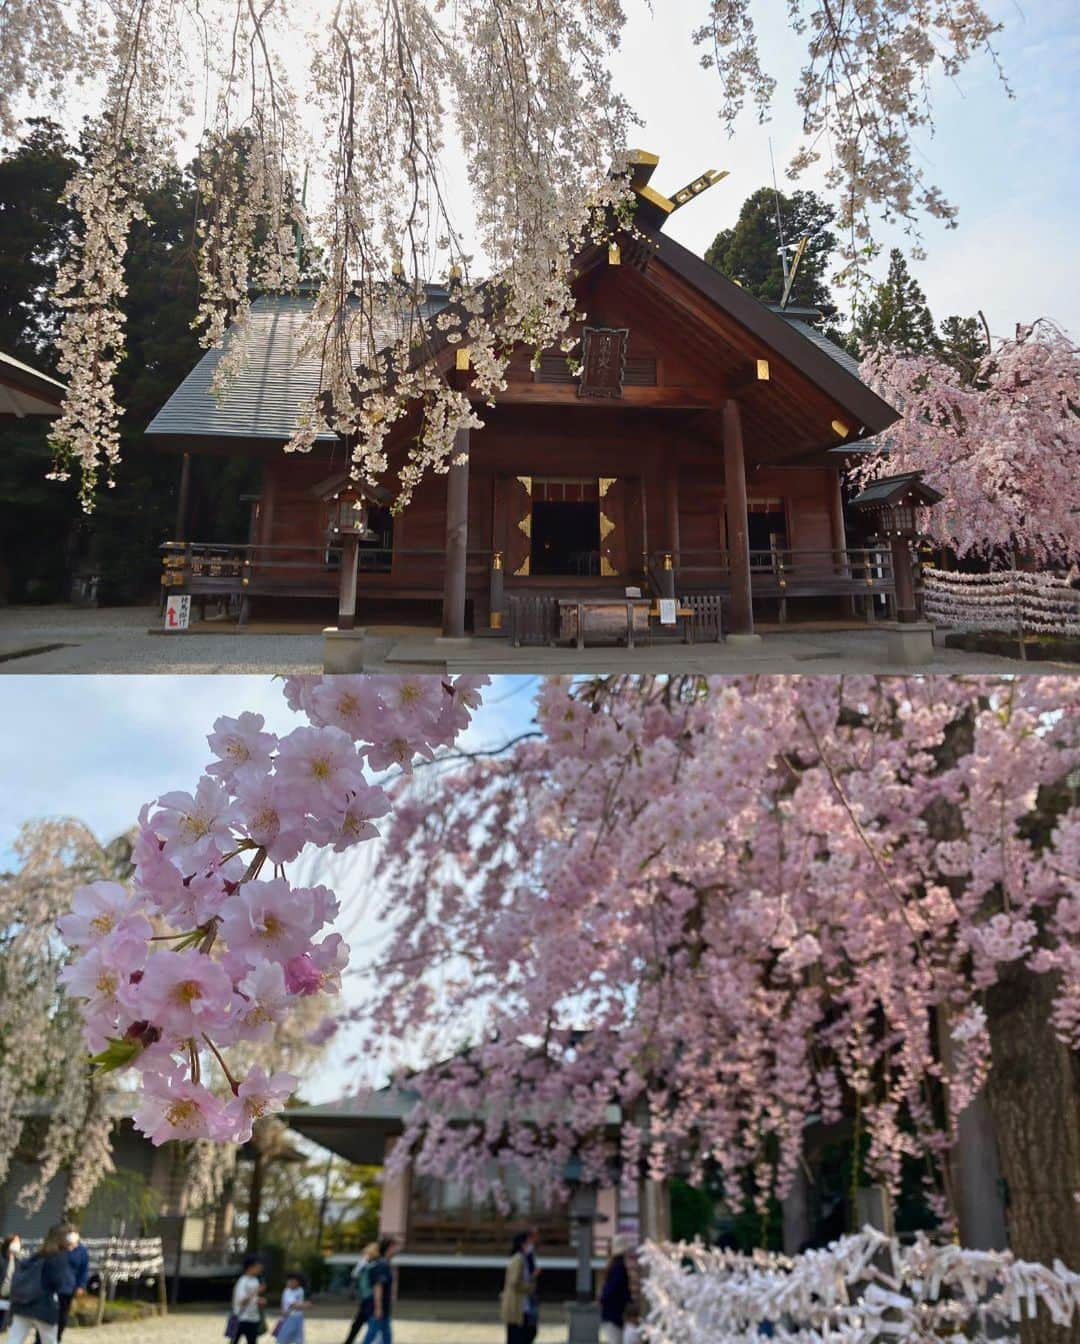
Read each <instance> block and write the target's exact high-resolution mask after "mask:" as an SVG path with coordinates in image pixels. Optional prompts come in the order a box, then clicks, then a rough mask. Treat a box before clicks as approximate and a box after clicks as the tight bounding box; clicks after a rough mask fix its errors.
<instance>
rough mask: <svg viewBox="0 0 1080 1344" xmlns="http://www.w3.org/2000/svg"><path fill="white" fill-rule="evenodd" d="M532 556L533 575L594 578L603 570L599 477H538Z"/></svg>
mask: <svg viewBox="0 0 1080 1344" xmlns="http://www.w3.org/2000/svg"><path fill="white" fill-rule="evenodd" d="M531 559H532V563H531V566H530V568H531V571H532V573H533V574H542V575H561V576H564V577H571V578H591V577H593V576H595V575H597V574H599V573H600V498H599V491H598V485H597V482H596V480H543V479H537V480H534V482H533V501H532V556H531Z"/></svg>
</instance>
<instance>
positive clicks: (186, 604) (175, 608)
mask: <svg viewBox="0 0 1080 1344" xmlns="http://www.w3.org/2000/svg"><path fill="white" fill-rule="evenodd" d="M190 620H191V598H190V597H189V596H188V595H187V594H186V593H185V594H184V595H183V596H177V597H170V598H167V599H166V602H165V629H166V630H186V629H187V628H188V622H189V621H190Z"/></svg>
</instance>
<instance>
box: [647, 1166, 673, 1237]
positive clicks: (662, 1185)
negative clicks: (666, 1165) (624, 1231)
mask: <svg viewBox="0 0 1080 1344" xmlns="http://www.w3.org/2000/svg"><path fill="white" fill-rule="evenodd" d="M641 1236H642V1239H643V1240H646V1239H647V1240H649V1241H670V1240H671V1189H670V1187H669V1185H668V1183H667V1181H652V1180H648V1179H646V1180H644V1181H642V1183H641Z"/></svg>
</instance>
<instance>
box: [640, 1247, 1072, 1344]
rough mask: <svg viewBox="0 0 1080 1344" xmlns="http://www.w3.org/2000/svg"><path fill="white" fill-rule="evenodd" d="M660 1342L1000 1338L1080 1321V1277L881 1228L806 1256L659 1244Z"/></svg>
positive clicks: (647, 1276)
mask: <svg viewBox="0 0 1080 1344" xmlns="http://www.w3.org/2000/svg"><path fill="white" fill-rule="evenodd" d="M639 1257H640V1261H641V1265H642V1268H643V1270H644V1294H645V1300H646V1304H647V1325H646V1336H647V1338H648V1339H649V1340H650V1341H651V1344H757V1341H758V1340H759V1339H760V1337H761V1336H760V1328H761V1326H762V1325H763V1324H764V1323H766V1322H768V1323H769V1325H771V1327H772V1333H773V1337H774V1338H775V1339H777V1340H780V1341H784V1344H891V1342H893V1341H895V1342H896V1344H903V1342H904V1341H910V1344H915V1341H919V1342H920V1344H930V1342H932V1341H936V1340H942V1341H945V1340H954V1339H955V1338H956V1337H957V1335H958V1333H959V1335H960V1337H961V1338H966V1339H969V1340H977V1341H978V1340H984V1339H986V1340H988V1339H990V1338H994V1337H1000V1333H1001V1332H1000V1329H999V1328H996V1327H1000V1326H1001V1325H1004V1324H1009V1323H1012V1324H1014V1323H1016V1322H1019V1321H1022V1320H1025V1319H1035V1318H1036V1316H1038V1315H1039V1314H1040V1313H1042V1314H1044V1316H1045V1318H1046V1319H1048V1320H1050V1321H1052V1322H1053V1323H1054V1324H1055V1325H1060V1326H1072V1325H1074V1324H1076V1323H1080V1274H1077V1273H1074V1272H1072V1271H1071V1270H1069V1269H1067V1268H1066V1267H1065V1266H1064V1265H1063V1264H1061V1262H1060V1261H1055V1262H1054V1264H1053V1266H1052V1267H1047V1266H1046V1265H1040V1264H1032V1263H1030V1262H1028V1261H1024V1260H1017V1259H1016V1258H1015V1257H1014V1256H1013V1255H1012V1254H1011V1253H1010V1252H1008V1251H972V1250H965V1249H964V1248H963V1247H960V1246H955V1245H951V1244H949V1245H939V1244H936V1243H934V1242H932V1241H930V1240H929V1239H928V1238H926V1237H925V1236H923V1235H921V1234H920V1235H919V1236H918V1237H916V1239H915V1241H914V1242H913V1243H912V1244H911V1245H901V1243H900V1242H899V1241H897V1240H896V1239H895V1238H889V1237H886V1236H884V1235H883V1234H882V1233H880V1232H876V1231H874V1230H873V1229H872V1228H864V1229H863V1231H862V1232H861V1233H859V1234H858V1235H857V1236H850V1237H843V1238H841V1239H840V1240H839V1241H836V1242H833V1243H832V1244H831V1245H829V1246H827V1247H825V1248H823V1249H821V1250H811V1251H807V1252H805V1253H804V1254H802V1255H798V1256H783V1255H772V1254H767V1253H765V1252H755V1253H753V1254H751V1255H741V1254H738V1253H736V1252H732V1251H719V1250H710V1249H708V1248H706V1247H704V1246H702V1245H701V1244H700V1243H693V1244H687V1243H685V1242H680V1243H678V1244H670V1243H665V1244H656V1243H653V1242H647V1243H646V1244H645V1245H644V1246H643V1247H642V1249H641V1251H640V1252H639Z"/></svg>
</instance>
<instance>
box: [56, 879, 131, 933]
mask: <svg viewBox="0 0 1080 1344" xmlns="http://www.w3.org/2000/svg"><path fill="white" fill-rule="evenodd" d="M56 927H57V928H58V929H59V930H60V933H61V935H62V936H63V938H64V941H65V942H66V943H67V944H68V945H69V946H70V947H85V946H86V945H87V944H88V943H92V942H96V941H97V940H98V939H102V938H108V937H112V936H115V935H117V934H128V935H130V936H132V937H134V938H143V939H147V938H149V937H150V934H151V933H152V932H153V930H152V929H151V927H150V921H149V920H148V919H147V918H146V916H145V915H144V914H143V913H142V911H141V909H139V899H138V897H137V896H136V895H135V894H134V893H132V892H130V891H128V889H127V888H126V887H124V886H122V885H121V884H120V883H119V882H91V883H90V885H89V886H86V887H80V888H79V890H78V891H77V892H76V893H75V895H74V896H73V897H72V902H71V914H70V915H64V916H63V917H62V918H61V919H59V920H57V923H56Z"/></svg>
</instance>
